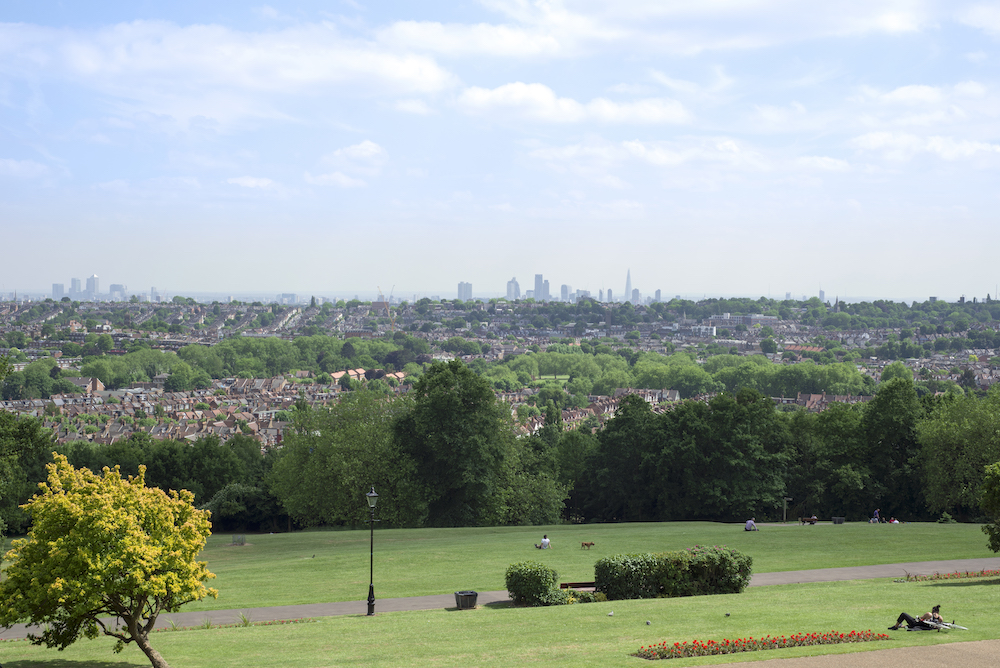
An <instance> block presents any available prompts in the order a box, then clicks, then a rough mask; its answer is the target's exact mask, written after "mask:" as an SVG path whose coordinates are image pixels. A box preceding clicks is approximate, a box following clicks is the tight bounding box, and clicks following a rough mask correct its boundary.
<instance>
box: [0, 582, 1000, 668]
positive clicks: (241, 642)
mask: <svg viewBox="0 0 1000 668" xmlns="http://www.w3.org/2000/svg"><path fill="white" fill-rule="evenodd" d="M935 603H940V604H941V605H942V610H943V612H944V614H945V615H946V616H947V618H948V619H951V618H953V617H954V618H956V619H958V620H959V622H960V623H963V624H964V625H965V626H968V627H969V629H970V630H969V631H952V632H951V633H948V634H945V633H934V632H905V631H896V632H888V631H886V633H888V634H889V635H890V636H891V638H892V639H891V640H890V641H887V642H875V643H865V644H861V645H834V646H824V647H817V648H800V649H789V650H775V651H770V652H757V653H747V654H736V655H729V656H727V657H704V658H698V659H675V660H671V661H670V662H669V663H668V664H664V665H665V666H694V665H705V664H712V663H730V662H735V661H752V660H762V659H770V658H783V657H793V656H810V655H815V654H837V653H842V652H856V651H867V650H873V649H887V648H891V647H902V646H910V645H925V644H937V643H941V642H955V641H965V640H983V639H988V638H997V637H1000V620H998V618H997V616H996V610H997V607H998V605H1000V580H998V579H991V580H979V581H951V582H938V583H933V582H928V583H893V582H891V581H889V580H872V581H852V582H836V583H816V584H801V585H783V586H775V587H754V588H751V589H748V590H747V591H746V592H744V593H743V594H734V595H725V596H701V597H693V598H677V599H651V600H643V601H615V602H606V603H590V604H586V605H572V606H560V607H552V608H526V609H514V608H507V607H495V608H494V607H486V608H479V609H477V610H466V611H457V610H433V611H420V612H399V613H381V614H378V615H376V616H375V617H365V616H363V615H358V616H348V617H330V618H324V619H320V620H317V621H315V622H313V623H307V624H294V625H287V626H267V627H250V628H231V629H209V630H201V629H199V630H190V631H180V632H165V633H156V634H153V636H152V642H153V644H154V646H155V647H156V648H157V649H158V650H159V651H160V653H161V654H163V656H164V657H165V658H166V659H167V660H168V661H169V662H170V663H171V665H173V666H175V667H181V666H183V667H185V668H230V667H232V668H237V667H239V668H243V667H244V666H247V665H251V666H269V667H274V668H284V667H288V668H292V667H294V668H316V667H321V666H380V667H381V666H385V667H394V666H401V667H403V666H413V665H422V666H423V665H430V666H436V667H438V666H439V667H442V668H446V667H450V666H456V667H457V666H463V667H466V666H522V665H537V666H572V667H574V668H580V667H588V666H594V667H598V666H642V665H647V664H644V663H639V661H641V660H640V659H636V658H633V657H630V656H628V655H629V654H630V653H631V652H634V651H635V650H637V649H638V648H639V647H640V646H641V645H648V644H653V643H656V642H660V641H663V640H669V641H670V642H681V641H691V640H693V639H695V638H697V639H701V640H708V639H714V640H722V639H724V638H738V637H748V636H755V637H760V636H764V635H768V634H770V635H782V634H784V635H790V634H792V633H796V632H824V631H830V630H832V629H836V630H838V631H841V632H846V631H850V630H867V629H872V630H875V631H885V628H886V627H887V626H889V625H890V624H892V623H893V622H894V621H895V619H896V615H898V614H899V612H900V611H901V610H908V611H910V612H911V613H919V612H921V611H923V610H924V609H925V608H929V607H930V606H931V605H932V604H935ZM611 611H613V612H614V613H615V614H614V616H612V617H609V616H608V612H611ZM727 612H728V613H730V614H731V616H730V617H726V616H725V615H726V613H727ZM647 620H649V621H650V622H651V623H650V624H649V625H646V621H647ZM111 644H112V643H111V642H110V641H108V640H104V639H100V640H96V641H86V640H84V641H80V642H78V643H76V644H75V645H73V646H71V647H70V648H69V649H67V650H66V651H65V652H62V653H57V652H55V651H54V650H48V649H44V648H38V647H33V646H31V645H29V644H28V643H27V642H23V641H20V642H8V643H0V663H3V665H4V668H92V667H93V668H118V667H120V666H142V665H149V664H148V662H146V661H145V658H144V657H143V656H142V655H141V654H140V653H139V652H138V651H137V650H135V648H132V647H130V648H128V649H127V650H126V652H125V653H123V654H121V655H117V656H116V655H114V654H112V653H111Z"/></svg>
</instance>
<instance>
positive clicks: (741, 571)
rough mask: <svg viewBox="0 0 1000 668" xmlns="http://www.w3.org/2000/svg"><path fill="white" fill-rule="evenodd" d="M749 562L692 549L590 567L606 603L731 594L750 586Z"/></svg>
mask: <svg viewBox="0 0 1000 668" xmlns="http://www.w3.org/2000/svg"><path fill="white" fill-rule="evenodd" d="M752 565H753V559H752V557H750V556H749V555H746V554H743V553H741V552H738V551H736V550H733V549H730V548H727V547H719V546H718V545H716V546H713V547H702V546H699V545H696V546H694V547H692V548H688V549H686V550H679V551H677V552H664V553H662V554H620V555H615V556H612V557H606V558H604V559H601V560H600V561H598V562H597V563H596V564H594V580H595V581H596V583H597V589H598V591H599V592H601V593H603V594H604V595H605V596H607V598H608V599H609V600H615V599H635V598H653V597H657V596H668V597H675V596H699V595H704V594H735V593H739V592H741V591H743V590H744V589H745V588H746V586H747V585H748V584H749V583H750V576H751V573H752Z"/></svg>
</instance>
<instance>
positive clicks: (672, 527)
mask: <svg viewBox="0 0 1000 668" xmlns="http://www.w3.org/2000/svg"><path fill="white" fill-rule="evenodd" d="M542 534H548V535H549V537H550V538H551V539H552V545H553V548H552V549H551V550H545V551H541V550H536V549H534V547H533V545H534V544H535V543H538V542H540V540H541V537H542ZM985 538H986V537H985V536H984V535H983V534H982V532H981V530H980V528H979V526H978V525H971V524H934V523H913V524H900V525H888V524H882V525H870V524H864V523H848V524H843V525H831V524H819V525H816V526H799V525H798V524H789V525H786V526H764V527H762V530H761V531H759V532H746V531H743V527H742V525H733V524H719V523H713V522H670V523H630V524H589V525H564V526H548V527H493V528H461V529H388V530H380V529H378V528H376V531H375V595H376V597H377V598H379V599H382V598H396V597H403V596H422V595H428V594H444V593H449V592H454V591H457V590H462V589H474V590H477V591H495V590H500V589H503V588H504V573H505V572H506V570H507V567H508V566H509V565H510V564H512V563H514V562H516V561H523V560H526V559H532V560H537V561H541V562H543V563H545V564H547V565H549V566H550V567H552V568H554V569H555V570H556V571H557V572H558V573H559V577H560V580H562V581H564V582H566V581H589V580H593V579H594V562H595V561H597V560H598V559H600V558H601V557H605V556H609V555H613V554H621V553H627V552H658V551H664V550H675V549H681V548H685V547H691V546H693V545H696V544H701V545H728V546H730V547H734V548H736V549H738V550H741V551H743V552H746V553H747V554H750V555H751V556H752V557H753V559H754V564H753V567H754V572H757V573H764V572H771V571H787V570H802V569H811V568H835V567H841V566H863V565H871V564H884V563H894V562H899V561H933V560H940V559H967V558H976V557H990V556H995V555H994V554H993V553H992V552H990V551H989V550H987V548H986V539H985ZM583 541H588V542H590V541H593V542H594V543H595V545H594V547H593V548H592V549H590V550H584V549H581V547H580V543H581V542H583ZM231 543H232V536H231V535H228V534H227V535H216V536H212V537H211V538H210V539H209V543H208V546H207V547H206V549H205V551H204V553H203V555H202V558H203V559H205V560H207V561H208V565H209V569H210V570H211V571H212V572H214V573H216V574H217V575H218V578H217V579H216V580H214V581H213V582H212V583H211V584H212V586H214V587H216V588H217V589H218V590H219V598H218V599H208V600H206V601H203V602H199V603H193V604H190V605H188V606H185V608H184V610H185V611H195V610H219V609H233V608H252V607H260V606H265V605H294V604H300V603H320V602H328V601H354V600H361V599H363V598H365V597H366V596H367V594H368V575H369V573H368V569H369V533H368V531H365V530H360V531H306V532H296V533H286V534H265V535H248V536H247V544H246V545H243V546H234V545H231Z"/></svg>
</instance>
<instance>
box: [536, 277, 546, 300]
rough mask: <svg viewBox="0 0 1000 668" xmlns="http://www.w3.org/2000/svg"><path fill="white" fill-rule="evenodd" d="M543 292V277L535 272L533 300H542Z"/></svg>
mask: <svg viewBox="0 0 1000 668" xmlns="http://www.w3.org/2000/svg"><path fill="white" fill-rule="evenodd" d="M544 294H545V279H544V278H542V275H541V274H535V301H536V302H540V301H542V295H544Z"/></svg>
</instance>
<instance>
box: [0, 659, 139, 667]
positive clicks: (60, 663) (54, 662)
mask: <svg viewBox="0 0 1000 668" xmlns="http://www.w3.org/2000/svg"><path fill="white" fill-rule="evenodd" d="M39 665H44V666H45V668H135V664H134V663H125V662H122V661H94V660H93V659H88V660H86V661H69V660H66V659H46V660H44V661H36V660H31V661H7V662H6V663H4V664H3V668H34V667H35V666H39Z"/></svg>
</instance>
